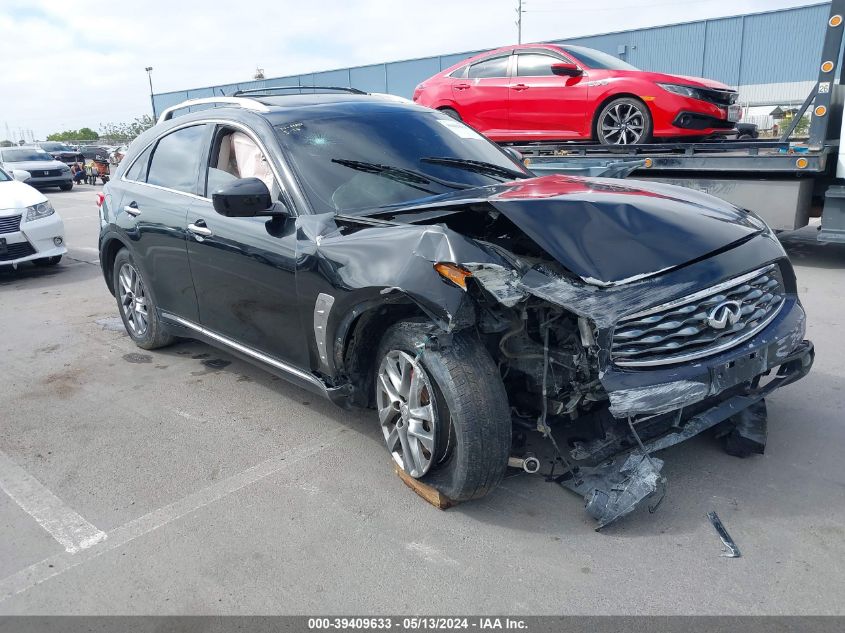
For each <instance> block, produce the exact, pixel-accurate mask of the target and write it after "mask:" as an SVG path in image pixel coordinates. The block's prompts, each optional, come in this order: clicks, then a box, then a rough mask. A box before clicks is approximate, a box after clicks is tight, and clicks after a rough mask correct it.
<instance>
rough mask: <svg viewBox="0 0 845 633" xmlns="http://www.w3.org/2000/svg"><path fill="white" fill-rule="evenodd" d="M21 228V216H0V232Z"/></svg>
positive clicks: (14, 230) (13, 231) (11, 231)
mask: <svg viewBox="0 0 845 633" xmlns="http://www.w3.org/2000/svg"><path fill="white" fill-rule="evenodd" d="M20 230H21V216H19V215H10V216H6V217H2V218H0V233H15V232H17V231H20Z"/></svg>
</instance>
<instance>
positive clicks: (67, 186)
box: [59, 182, 73, 191]
mask: <svg viewBox="0 0 845 633" xmlns="http://www.w3.org/2000/svg"><path fill="white" fill-rule="evenodd" d="M59 189H61V190H62V191H70V190H71V189H73V183H72V182H68V183H65V184H63V185H59Z"/></svg>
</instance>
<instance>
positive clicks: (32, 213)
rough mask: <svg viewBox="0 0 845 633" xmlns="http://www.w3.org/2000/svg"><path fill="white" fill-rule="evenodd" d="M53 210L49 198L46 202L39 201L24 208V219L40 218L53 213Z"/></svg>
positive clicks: (29, 220)
mask: <svg viewBox="0 0 845 633" xmlns="http://www.w3.org/2000/svg"><path fill="white" fill-rule="evenodd" d="M55 212H56V211H55V209H53V205H52V204H50V201H49V200H48V201H47V202H41V203H39V204H35V205H32V206H31V207H27V208H26V221H27V222H32V221H33V220H40V219H41V218H46V217H47V216H50V215H53V214H54V213H55Z"/></svg>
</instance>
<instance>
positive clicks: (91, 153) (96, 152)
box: [79, 145, 110, 163]
mask: <svg viewBox="0 0 845 633" xmlns="http://www.w3.org/2000/svg"><path fill="white" fill-rule="evenodd" d="M79 153H80V154H82V156H83V157H84V158H85V160H97V161H102V162H105V163H107V162H108V161H109V153H110V150H109V148H108V147H103V146H102V145H83V146H82V147H80V148H79Z"/></svg>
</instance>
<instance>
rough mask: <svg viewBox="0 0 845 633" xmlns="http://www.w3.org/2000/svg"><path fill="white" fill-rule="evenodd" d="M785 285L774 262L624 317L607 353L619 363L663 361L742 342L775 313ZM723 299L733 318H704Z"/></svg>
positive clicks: (719, 350)
mask: <svg viewBox="0 0 845 633" xmlns="http://www.w3.org/2000/svg"><path fill="white" fill-rule="evenodd" d="M784 294H785V289H784V285H783V279H782V277H781V275H780V269H779V268H778V267H777V266H776V265H774V264H773V265H771V266H767V267H765V268H762V269H760V270H756V271H754V272H751V273H748V274H746V275H742V276H740V277H737V278H735V279H732V280H730V281H727V282H724V283H721V284H718V285H716V286H713V287H712V288H708V289H706V290H703V291H701V292H696V293H694V294H692V295H690V296H687V297H683V298H681V299H678V300H676V301H672V302H669V303H664V304H662V305H659V306H656V307H654V308H650V309H649V310H645V311H643V312H638V313H637V314H632V315H630V316H627V317H624V318H623V319H622V320H621V321H620V322H619V323H618V324H617V326H616V329H615V330H614V332H613V343H612V345H611V357H612V359H613V362H614V363H616V364H617V365H619V366H622V367H638V366H640V367H644V366H648V365H666V364H670V363H677V362H682V361H686V360H691V359H694V358H701V357H703V356H709V355H711V354H716V353H718V352H721V351H723V350H726V349H729V348H731V347H733V346H734V345H738V344H739V343H741V342H742V341H745V340H747V339H749V338H751V337H752V336H754V334H756V333H757V332H759V331H760V330H762V329H763V328H764V327H765V326H766V325H768V324H769V322H770V321H771V320H772V319H774V318H775V316H776V315H777V313H778V312H779V311H780V309H781V307H782V306H783V301H784ZM725 302H735V303H734V304H733V305H734V306H736V305H737V304H738V315H737V316H738V318H737V320H736V322H735V323H733V324H731V323H724V326H723V327H722V328H719V327H717V326H714V325H713V324H712V323H711V320H710V319H709V317H710V316H711V313H712V312H713V311H714V309H715V308H716V307H717V306H720V305H722V304H724V303H725Z"/></svg>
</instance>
